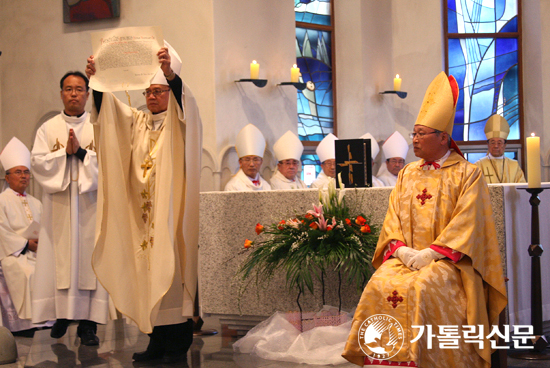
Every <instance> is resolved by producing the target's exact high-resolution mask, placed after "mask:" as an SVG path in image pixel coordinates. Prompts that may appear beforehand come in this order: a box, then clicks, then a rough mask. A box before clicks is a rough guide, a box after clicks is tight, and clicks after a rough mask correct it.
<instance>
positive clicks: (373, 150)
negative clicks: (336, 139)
mask: <svg viewBox="0 0 550 368" xmlns="http://www.w3.org/2000/svg"><path fill="white" fill-rule="evenodd" d="M361 139H370V154H371V159H372V166H371V167H372V168H373V169H374V159H375V158H376V156H378V153H380V146H379V145H378V142H377V141H376V139H375V138H374V136H373V135H372V134H370V133H365V134H363V135H362V136H361ZM383 186H385V185H384V183H383V182H382V180H380V179H378V178H377V177H376V176H375V175H374V174H373V175H372V187H373V188H380V187H383Z"/></svg>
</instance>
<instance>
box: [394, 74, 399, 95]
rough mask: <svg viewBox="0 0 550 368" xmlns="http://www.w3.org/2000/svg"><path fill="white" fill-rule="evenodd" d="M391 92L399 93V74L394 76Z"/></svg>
mask: <svg viewBox="0 0 550 368" xmlns="http://www.w3.org/2000/svg"><path fill="white" fill-rule="evenodd" d="M393 90H394V91H401V78H399V74H396V75H395V78H393Z"/></svg>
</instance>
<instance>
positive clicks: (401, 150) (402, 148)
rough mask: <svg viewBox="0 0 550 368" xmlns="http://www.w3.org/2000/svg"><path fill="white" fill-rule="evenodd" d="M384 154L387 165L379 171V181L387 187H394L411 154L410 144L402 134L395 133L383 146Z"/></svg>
mask: <svg viewBox="0 0 550 368" xmlns="http://www.w3.org/2000/svg"><path fill="white" fill-rule="evenodd" d="M382 152H384V156H385V157H386V164H385V165H384V164H382V167H381V168H380V170H379V171H378V179H380V180H381V181H382V182H383V183H384V185H385V186H387V187H393V186H395V183H396V182H397V174H399V171H401V169H403V167H404V166H405V159H406V158H407V153H408V152H409V144H408V143H407V141H406V140H405V137H403V136H402V135H401V133H399V132H397V131H395V132H393V134H392V135H390V137H389V138H388V139H386V141H385V142H384V144H383V145H382Z"/></svg>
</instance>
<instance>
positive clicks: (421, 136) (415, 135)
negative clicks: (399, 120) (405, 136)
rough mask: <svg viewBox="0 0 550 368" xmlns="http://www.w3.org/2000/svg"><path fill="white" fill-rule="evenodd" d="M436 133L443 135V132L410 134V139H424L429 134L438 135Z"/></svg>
mask: <svg viewBox="0 0 550 368" xmlns="http://www.w3.org/2000/svg"><path fill="white" fill-rule="evenodd" d="M436 133H441V132H438V131H435V132H429V133H410V134H409V138H410V139H414V138H415V137H418V139H423V138H424V136H426V135H428V134H436Z"/></svg>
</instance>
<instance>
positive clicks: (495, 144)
mask: <svg viewBox="0 0 550 368" xmlns="http://www.w3.org/2000/svg"><path fill="white" fill-rule="evenodd" d="M505 144H506V141H504V142H503V141H496V142H495V141H489V146H497V147H501V146H504V145H505Z"/></svg>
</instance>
